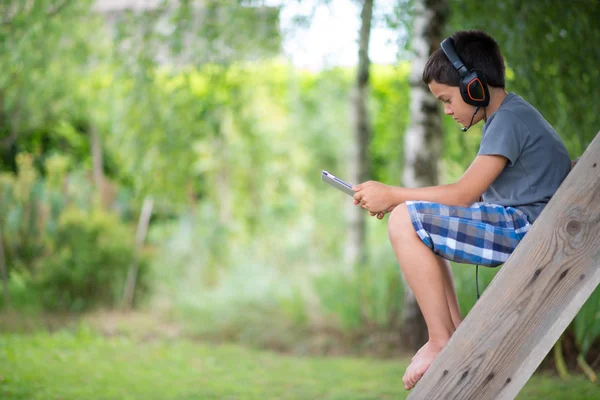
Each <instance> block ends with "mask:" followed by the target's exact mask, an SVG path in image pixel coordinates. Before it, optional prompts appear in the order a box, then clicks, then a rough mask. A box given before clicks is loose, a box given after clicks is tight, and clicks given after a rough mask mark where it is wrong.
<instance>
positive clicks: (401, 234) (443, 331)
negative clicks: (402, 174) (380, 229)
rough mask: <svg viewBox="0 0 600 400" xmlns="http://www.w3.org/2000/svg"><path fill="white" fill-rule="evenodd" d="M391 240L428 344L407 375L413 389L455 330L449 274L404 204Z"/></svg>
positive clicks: (393, 216)
mask: <svg viewBox="0 0 600 400" xmlns="http://www.w3.org/2000/svg"><path fill="white" fill-rule="evenodd" d="M388 231H389V237H390V241H391V243H392V247H393V249H394V252H395V253H396V258H397V259H398V262H399V264H400V267H401V269H402V272H403V274H404V277H405V279H406V281H407V282H408V285H409V286H410V288H411V289H412V291H413V293H414V295H415V298H416V299H417V303H418V304H419V308H420V309H421V312H422V313H423V317H424V318H425V323H426V324H427V330H428V332H429V341H428V343H427V344H426V345H425V346H424V348H423V349H422V350H421V353H420V354H419V355H418V356H417V357H416V358H415V360H414V361H413V363H411V365H410V366H409V367H408V369H407V370H406V373H405V374H404V378H403V381H404V384H405V387H406V389H411V388H412V387H413V386H414V385H415V384H416V383H417V381H418V380H419V379H420V378H421V377H422V376H423V374H424V373H425V371H426V370H427V369H428V368H429V366H430V365H431V363H432V362H433V360H434V359H435V357H436V356H437V355H438V354H439V352H440V351H441V350H442V348H443V347H444V346H445V345H446V343H447V342H448V340H450V336H451V335H452V333H453V332H454V331H455V330H456V328H455V326H454V322H453V320H452V314H451V312H450V307H449V304H448V300H447V296H446V285H445V284H444V280H445V279H446V273H444V272H443V271H444V269H443V268H440V264H439V261H438V259H437V256H436V255H435V254H434V253H433V252H432V251H431V249H430V248H429V247H427V246H426V245H425V244H424V243H423V241H422V240H421V239H420V238H419V237H418V236H417V234H416V232H415V229H414V228H413V225H412V222H411V220H410V215H409V213H408V208H407V207H406V205H405V204H400V205H399V206H397V207H396V208H395V209H394V211H392V214H391V215H390V218H389V230H388Z"/></svg>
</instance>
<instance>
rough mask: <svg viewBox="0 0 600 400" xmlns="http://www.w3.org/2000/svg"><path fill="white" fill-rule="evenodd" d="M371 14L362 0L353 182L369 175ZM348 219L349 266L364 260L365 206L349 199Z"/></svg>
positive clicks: (354, 101) (351, 168)
mask: <svg viewBox="0 0 600 400" xmlns="http://www.w3.org/2000/svg"><path fill="white" fill-rule="evenodd" d="M372 15H373V0H364V2H363V8H362V11H361V14H360V19H361V26H360V38H359V48H358V70H357V74H356V86H355V87H354V90H353V93H352V122H353V126H354V140H353V143H352V149H351V154H350V166H349V174H348V175H349V178H348V179H349V180H350V182H352V183H353V184H358V183H361V182H364V181H366V180H367V179H368V178H369V156H368V154H369V153H368V151H369V137H370V136H371V128H370V124H369V113H368V110H367V100H368V97H369V65H370V61H369V40H370V37H371V18H372ZM349 204H350V205H349V206H348V211H347V213H348V220H349V224H350V229H349V230H348V236H347V238H346V250H345V252H344V257H345V260H344V261H345V265H346V266H347V270H351V269H352V268H353V267H354V266H355V265H357V264H358V265H364V264H366V262H367V249H366V242H365V210H363V209H361V208H359V207H356V206H354V205H353V204H352V203H350V202H349Z"/></svg>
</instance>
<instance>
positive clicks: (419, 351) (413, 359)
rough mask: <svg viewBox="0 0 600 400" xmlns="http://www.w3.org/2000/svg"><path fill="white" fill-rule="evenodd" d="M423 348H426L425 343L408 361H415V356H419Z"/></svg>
mask: <svg viewBox="0 0 600 400" xmlns="http://www.w3.org/2000/svg"><path fill="white" fill-rule="evenodd" d="M425 346H427V343H425V344H424V345H423V346H421V348H420V349H419V350H417V352H416V353H415V355H414V356H413V358H412V359H411V360H410V361H415V358H417V356H418V355H419V354H421V352H422V351H423V349H424V348H425Z"/></svg>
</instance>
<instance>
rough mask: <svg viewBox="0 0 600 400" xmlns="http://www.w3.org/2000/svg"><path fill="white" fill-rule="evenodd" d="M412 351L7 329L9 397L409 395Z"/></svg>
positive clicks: (537, 388)
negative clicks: (339, 350) (382, 356)
mask: <svg viewBox="0 0 600 400" xmlns="http://www.w3.org/2000/svg"><path fill="white" fill-rule="evenodd" d="M406 361H407V360H404V361H399V360H396V361H382V360H375V359H351V358H309V357H306V358H303V357H293V356H284V355H279V354H275V353H270V352H260V351H253V350H248V349H245V348H241V347H237V346H213V345H207V344H199V343H196V342H192V341H189V340H184V339H177V340H172V341H169V340H166V339H160V340H153V341H147V342H140V341H136V340H134V339H132V338H124V337H113V338H106V337H103V336H99V335H97V334H95V333H93V332H92V331H91V330H89V329H83V328H82V329H79V330H78V331H75V332H67V331H63V332H58V333H35V334H26V335H16V334H5V335H0V399H28V400H29V399H32V400H33V399H44V400H54V399H61V400H75V399H77V400H86V399H123V400H126V399H144V400H150V399H157V400H169V399H177V400H184V399H260V400H264V399H340V400H341V399H344V400H349V399H403V398H405V397H406V392H405V391H404V390H403V388H402V384H401V377H402V374H403V372H404V369H405V367H406ZM599 394H600V388H599V387H598V386H597V385H594V384H592V383H590V382H588V381H586V380H584V379H583V378H575V379H573V380H572V381H570V382H561V381H560V380H558V379H557V378H551V377H540V376H536V377H534V378H533V379H532V380H530V382H529V383H528V384H527V386H526V387H525V388H524V389H523V391H522V392H521V394H520V396H519V398H520V399H564V400H567V399H568V400H574V399H590V400H591V399H598V398H599V396H598V395H599Z"/></svg>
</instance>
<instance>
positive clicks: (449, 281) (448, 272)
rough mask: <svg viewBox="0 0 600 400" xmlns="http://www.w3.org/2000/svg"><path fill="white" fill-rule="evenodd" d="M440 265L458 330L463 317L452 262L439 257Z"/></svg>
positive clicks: (447, 299)
mask: <svg viewBox="0 0 600 400" xmlns="http://www.w3.org/2000/svg"><path fill="white" fill-rule="evenodd" d="M437 260H438V264H439V265H440V269H441V270H442V274H443V275H444V288H445V292H446V301H447V302H448V308H449V309H450V315H451V316H452V322H453V323H454V328H455V329H458V326H459V325H460V324H461V322H462V316H461V313H460V307H459V306H458V297H456V288H455V286H454V278H453V276H452V267H451V266H450V262H449V261H448V260H446V259H445V258H442V257H440V256H437ZM425 346H426V345H424V346H423V347H421V348H420V349H419V351H417V353H416V354H415V355H414V356H413V358H412V359H413V360H414V359H415V358H416V357H417V355H419V354H420V353H421V350H423V349H424V348H425Z"/></svg>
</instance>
